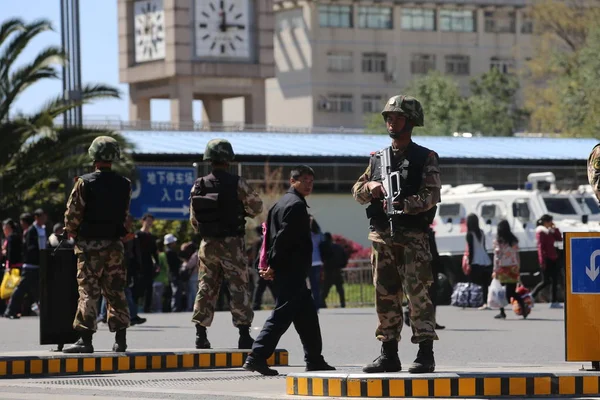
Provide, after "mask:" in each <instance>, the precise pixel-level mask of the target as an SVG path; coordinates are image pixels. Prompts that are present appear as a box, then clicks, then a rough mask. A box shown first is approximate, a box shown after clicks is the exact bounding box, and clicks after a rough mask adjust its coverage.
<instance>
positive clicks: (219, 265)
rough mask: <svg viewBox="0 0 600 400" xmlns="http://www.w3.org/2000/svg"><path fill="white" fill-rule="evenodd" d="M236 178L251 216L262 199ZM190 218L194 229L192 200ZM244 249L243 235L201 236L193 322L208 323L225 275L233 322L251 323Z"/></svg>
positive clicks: (257, 211)
mask: <svg viewBox="0 0 600 400" xmlns="http://www.w3.org/2000/svg"><path fill="white" fill-rule="evenodd" d="M238 182H239V183H238V198H239V199H240V201H242V203H243V204H244V209H245V211H246V214H247V216H249V217H251V218H253V217H255V216H257V215H258V214H260V213H261V212H262V208H263V203H262V200H261V199H260V196H259V195H258V193H256V192H255V191H254V190H253V189H252V188H251V187H250V185H248V183H247V182H246V180H244V179H243V178H240V180H239V181H238ZM192 190H193V189H192ZM190 222H191V223H192V226H193V227H194V230H196V231H197V230H198V222H197V221H196V218H195V216H194V210H193V208H192V206H191V204H190ZM244 249H245V246H244V238H241V237H226V238H222V239H221V238H203V239H202V242H201V243H200V250H199V254H198V278H199V281H200V282H199V285H198V294H197V296H196V302H195V303H194V313H193V316H192V322H194V323H196V324H200V325H202V326H206V327H208V326H210V325H211V323H212V320H213V316H214V313H215V304H216V302H217V298H218V297H219V289H220V288H221V281H222V279H223V278H225V279H226V280H227V282H228V284H229V293H230V295H231V314H232V316H233V325H235V326H240V325H250V324H251V323H252V320H253V318H254V311H252V305H251V304H250V291H249V288H248V285H249V282H248V265H247V262H246V254H245V252H244Z"/></svg>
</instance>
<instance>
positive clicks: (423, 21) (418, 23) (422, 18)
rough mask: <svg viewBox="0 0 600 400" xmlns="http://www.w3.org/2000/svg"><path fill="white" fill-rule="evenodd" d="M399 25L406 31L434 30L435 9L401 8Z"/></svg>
mask: <svg viewBox="0 0 600 400" xmlns="http://www.w3.org/2000/svg"><path fill="white" fill-rule="evenodd" d="M400 26H401V27H402V29H404V30H406V31H435V10H431V9H428V8H403V9H402V19H401V20H400Z"/></svg>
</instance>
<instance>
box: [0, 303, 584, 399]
mask: <svg viewBox="0 0 600 400" xmlns="http://www.w3.org/2000/svg"><path fill="white" fill-rule="evenodd" d="M496 313H497V312H496V311H492V310H490V311H478V310H462V309H457V308H454V307H440V308H439V309H438V320H439V322H440V323H441V324H443V325H446V326H447V328H446V329H445V330H443V331H440V332H439V336H440V341H439V342H437V343H436V345H435V352H436V360H437V364H438V366H439V368H438V369H440V370H454V371H457V370H460V369H461V368H476V369H479V368H480V369H482V370H483V369H489V368H494V369H500V370H502V369H510V368H511V367H512V368H517V367H519V368H523V367H525V368H528V367H531V368H532V369H536V368H540V367H542V366H543V367H551V368H557V369H558V368H561V369H564V368H567V369H571V370H573V371H576V370H577V369H578V368H579V367H580V366H581V365H579V364H566V363H565V362H564V361H563V360H564V322H563V310H555V309H549V308H548V305H547V304H538V305H536V307H535V309H534V310H533V312H532V314H531V315H530V317H529V318H528V319H527V320H523V319H521V318H518V317H517V316H515V315H514V314H512V312H510V313H509V317H508V319H506V320H496V319H494V318H493V317H494V315H495V314H496ZM267 316H268V312H267V311H260V312H257V313H256V316H255V320H254V324H253V332H254V335H256V334H257V333H258V330H259V329H260V327H261V326H262V324H263V322H264V321H265V319H266V317H267ZM146 317H148V322H147V323H146V324H144V325H142V326H136V327H133V328H131V329H130V330H129V333H128V341H129V346H130V348H131V349H152V348H156V349H164V348H182V347H185V346H188V345H189V346H190V347H191V346H193V343H194V329H193V325H192V324H191V323H190V322H189V320H190V317H191V315H190V313H178V314H151V315H146ZM320 321H321V326H322V332H323V342H324V356H325V358H326V359H327V360H328V361H329V362H330V363H331V364H333V365H335V366H337V367H339V368H340V369H343V370H345V371H353V372H358V371H359V369H360V366H361V365H363V364H364V363H367V362H370V361H371V360H372V359H374V358H375V357H376V356H377V355H378V353H379V349H380V347H379V343H378V342H377V341H376V340H375V338H374V329H375V326H376V316H375V314H374V310H373V309H370V308H369V309H367V308H362V309H331V310H321V313H320ZM0 329H1V330H2V332H3V334H2V340H1V341H0V351H2V352H10V351H18V350H21V351H23V350H36V349H41V350H42V351H47V350H48V349H50V348H51V347H52V346H38V345H37V342H38V320H37V318H35V317H32V318H23V319H21V320H5V319H0ZM208 332H209V339H210V340H211V342H212V344H213V347H232V346H234V345H235V344H236V343H237V330H236V329H234V328H233V327H232V325H231V316H230V314H228V313H226V312H222V313H217V315H216V316H215V321H214V323H213V326H212V327H211V328H210V329H209V331H208ZM403 333H404V339H403V341H402V342H401V345H400V355H401V359H402V360H403V362H404V363H405V364H409V363H410V362H412V360H413V358H414V356H415V354H416V350H417V346H416V345H413V344H411V343H410V331H409V330H406V329H405V330H403ZM95 336H96V337H95V341H94V346H95V347H96V349H97V350H103V349H106V350H108V349H109V348H110V346H111V345H112V340H113V338H112V334H110V333H109V332H108V329H107V327H106V325H100V329H99V332H98V334H96V335H95ZM279 347H280V348H285V349H287V350H288V351H289V353H290V365H291V366H290V367H287V368H280V372H281V373H284V374H285V373H289V372H295V371H301V370H302V367H303V354H302V347H301V345H300V342H299V340H298V337H297V334H296V332H295V331H294V330H293V329H290V331H288V333H286V335H285V336H284V337H283V339H282V341H281V343H280V346H279ZM284 393H285V381H284V379H283V378H268V379H267V378H262V377H257V376H256V375H254V374H250V373H246V372H244V371H240V370H230V371H227V370H220V371H208V372H197V371H194V372H175V373H145V374H140V373H138V374H134V373H132V374H116V375H102V376H94V377H79V378H40V379H37V380H3V381H0V398H3V399H4V398H10V399H34V398H35V399H46V398H54V397H55V396H58V397H60V398H61V399H70V398H78V399H79V398H82V399H85V398H88V397H81V396H90V397H89V398H92V397H91V396H93V398H95V399H99V398H100V399H101V398H115V397H117V396H118V397H132V398H141V399H144V398H148V399H157V398H160V399H163V398H164V399H188V398H214V399H225V398H231V399H234V398H235V399H239V398H285V395H284Z"/></svg>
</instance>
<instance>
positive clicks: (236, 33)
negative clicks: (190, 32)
mask: <svg viewBox="0 0 600 400" xmlns="http://www.w3.org/2000/svg"><path fill="white" fill-rule="evenodd" d="M249 12H250V6H249V0H196V12H195V14H196V15H195V16H196V18H195V20H194V26H195V27H194V31H195V35H196V56H197V57H201V58H218V59H248V58H250V33H249V32H250V17H249V15H248V14H249Z"/></svg>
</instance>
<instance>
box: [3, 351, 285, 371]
mask: <svg viewBox="0 0 600 400" xmlns="http://www.w3.org/2000/svg"><path fill="white" fill-rule="evenodd" d="M248 354H250V350H237V349H231V350H229V349H222V350H191V351H173V352H168V351H166V352H165V351H155V352H153V351H132V352H127V353H109V352H106V353H94V354H64V353H53V354H49V355H40V356H31V355H24V356H20V355H12V356H10V355H9V356H7V355H4V356H0V378H29V377H36V376H48V375H85V374H100V373H112V374H114V373H123V372H147V371H173V370H186V369H210V368H235V367H241V366H242V365H243V364H244V361H246V357H248ZM267 362H268V363H269V365H272V366H286V365H288V352H287V350H279V349H278V350H275V353H273V355H272V356H271V357H270V358H269V359H268V360H267Z"/></svg>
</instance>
